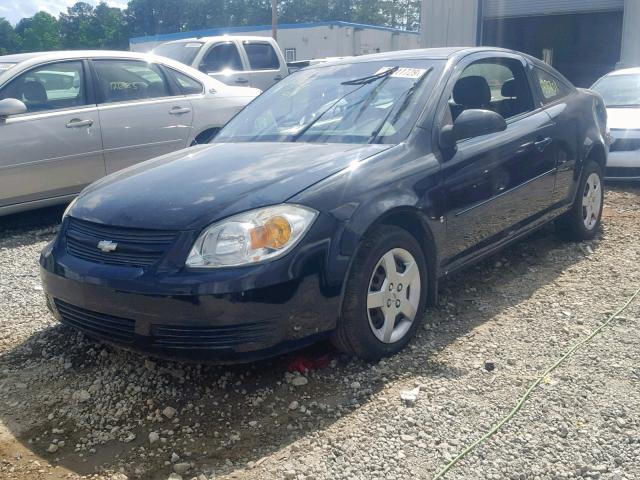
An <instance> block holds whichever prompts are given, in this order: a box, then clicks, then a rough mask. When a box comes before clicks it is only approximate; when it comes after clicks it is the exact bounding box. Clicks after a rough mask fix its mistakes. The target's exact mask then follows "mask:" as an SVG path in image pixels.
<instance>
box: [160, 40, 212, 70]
mask: <svg viewBox="0 0 640 480" xmlns="http://www.w3.org/2000/svg"><path fill="white" fill-rule="evenodd" d="M202 45H204V43H202V42H177V43H165V44H163V45H158V46H157V47H156V48H154V49H153V53H155V54H156V55H161V56H163V57H167V58H170V59H172V60H175V61H176V62H180V63H184V64H186V65H191V64H192V63H193V61H194V60H195V58H196V55H198V52H199V51H200V49H201V48H202Z"/></svg>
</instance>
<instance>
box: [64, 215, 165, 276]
mask: <svg viewBox="0 0 640 480" xmlns="http://www.w3.org/2000/svg"><path fill="white" fill-rule="evenodd" d="M65 235H66V248H67V253H68V254H69V255H72V256H74V257H77V258H81V259H83V260H87V261H89V262H94V263H103V264H107V265H122V266H130V267H149V266H151V265H153V264H154V263H156V262H157V261H158V260H159V259H160V258H161V257H162V256H163V255H164V254H165V253H166V252H167V250H168V249H169V247H170V246H171V244H172V243H173V242H174V240H175V238H176V236H177V233H176V232H167V231H161V230H142V229H132V228H123V227H112V226H109V225H101V224H97V223H91V222H85V221H83V220H78V219H75V218H69V223H68V225H67V228H66V232H65ZM105 240H106V241H110V242H114V243H117V246H116V247H115V250H114V251H111V252H104V251H102V250H100V249H99V248H98V243H99V242H101V241H105Z"/></svg>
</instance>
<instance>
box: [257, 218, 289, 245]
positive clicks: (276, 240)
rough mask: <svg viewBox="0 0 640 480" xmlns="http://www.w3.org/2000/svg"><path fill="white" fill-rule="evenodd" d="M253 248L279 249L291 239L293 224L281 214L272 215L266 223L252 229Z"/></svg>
mask: <svg viewBox="0 0 640 480" xmlns="http://www.w3.org/2000/svg"><path fill="white" fill-rule="evenodd" d="M250 235H251V248H252V249H256V250H257V249H259V248H273V249H275V250H278V249H280V248H282V247H284V246H285V245H286V244H287V242H289V240H291V224H290V223H289V222H288V220H287V219H286V218H284V217H281V216H275V217H271V218H270V219H269V220H267V221H266V222H265V224H264V225H262V226H260V227H256V228H254V229H252V230H251V231H250Z"/></svg>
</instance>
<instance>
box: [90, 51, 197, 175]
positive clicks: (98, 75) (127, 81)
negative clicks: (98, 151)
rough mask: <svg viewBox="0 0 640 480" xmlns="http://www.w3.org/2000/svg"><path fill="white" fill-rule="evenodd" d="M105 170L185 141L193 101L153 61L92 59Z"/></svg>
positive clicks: (123, 166)
mask: <svg viewBox="0 0 640 480" xmlns="http://www.w3.org/2000/svg"><path fill="white" fill-rule="evenodd" d="M91 63H92V67H93V71H94V74H95V84H96V90H97V91H98V102H99V103H98V112H99V115H100V123H101V125H102V142H103V146H104V158H105V164H106V169H107V173H112V172H115V171H117V170H120V169H122V168H125V167H128V166H130V165H133V164H135V163H138V162H142V161H144V160H149V159H150V158H154V157H157V156H159V155H164V154H165V153H169V152H173V151H175V150H179V149H181V148H185V147H187V146H188V145H187V141H188V139H189V138H190V133H191V126H192V123H193V110H192V106H191V102H189V100H188V99H187V98H186V97H185V96H184V95H183V94H182V92H180V91H178V89H177V87H176V86H175V85H174V84H173V83H172V82H170V81H169V80H168V79H167V77H166V75H165V73H164V72H163V71H162V68H161V67H160V66H159V65H157V64H155V63H148V62H145V61H143V60H137V59H118V58H109V59H101V58H97V59H93V60H92V61H91Z"/></svg>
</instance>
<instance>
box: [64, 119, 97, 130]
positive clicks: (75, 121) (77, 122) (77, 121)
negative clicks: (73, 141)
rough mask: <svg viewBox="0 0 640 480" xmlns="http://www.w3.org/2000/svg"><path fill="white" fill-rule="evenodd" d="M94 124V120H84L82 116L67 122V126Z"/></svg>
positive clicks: (75, 126) (76, 126) (88, 125)
mask: <svg viewBox="0 0 640 480" xmlns="http://www.w3.org/2000/svg"><path fill="white" fill-rule="evenodd" d="M91 125H93V120H82V119H81V118H72V119H71V120H69V121H68V122H67V124H66V127H67V128H80V127H90V126H91Z"/></svg>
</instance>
